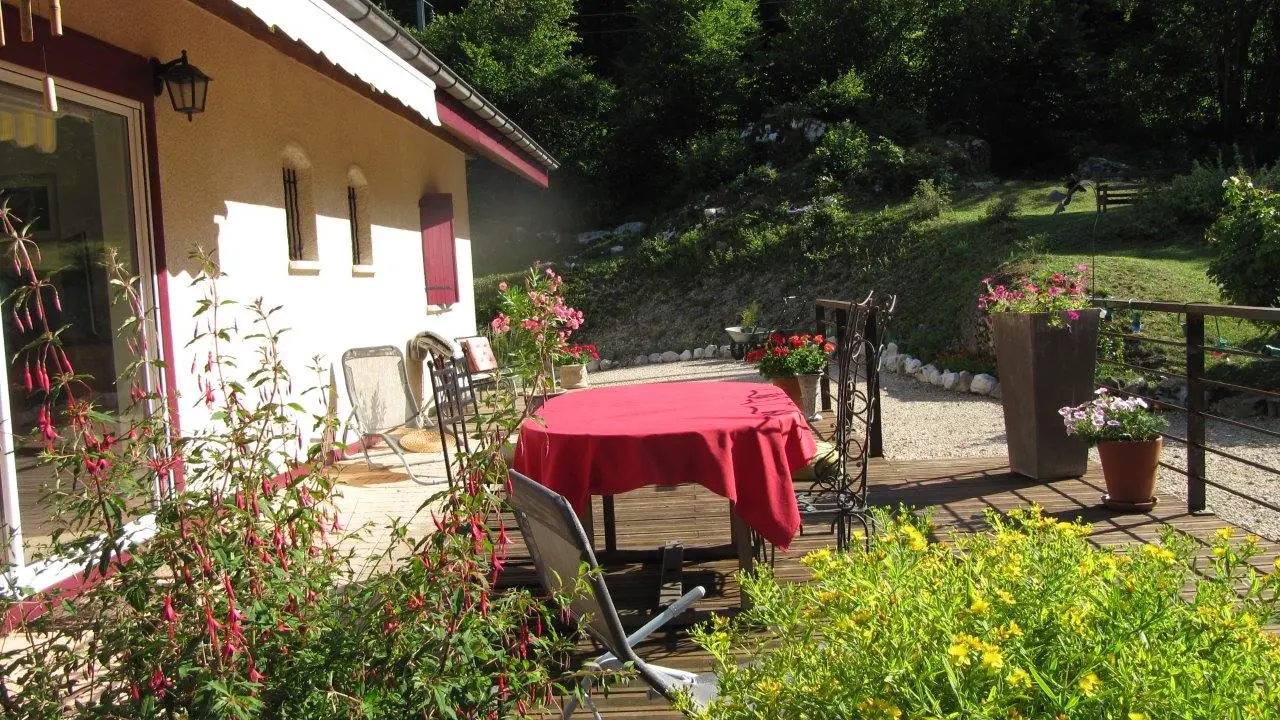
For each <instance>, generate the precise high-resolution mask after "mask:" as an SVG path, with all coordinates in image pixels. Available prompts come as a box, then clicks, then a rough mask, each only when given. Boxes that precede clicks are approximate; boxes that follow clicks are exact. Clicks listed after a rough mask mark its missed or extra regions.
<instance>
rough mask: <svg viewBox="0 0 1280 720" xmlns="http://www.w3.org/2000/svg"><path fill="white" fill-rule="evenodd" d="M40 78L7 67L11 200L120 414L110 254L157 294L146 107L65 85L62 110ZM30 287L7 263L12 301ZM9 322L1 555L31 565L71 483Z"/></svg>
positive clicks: (77, 347)
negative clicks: (53, 457)
mask: <svg viewBox="0 0 1280 720" xmlns="http://www.w3.org/2000/svg"><path fill="white" fill-rule="evenodd" d="M40 80H41V78H39V77H37V76H33V75H31V74H29V73H27V72H26V71H23V70H20V69H18V68H14V67H10V66H7V65H3V64H0V201H4V200H7V202H8V206H9V209H10V211H11V212H12V213H13V214H14V215H15V216H16V217H17V218H18V219H20V220H21V221H22V222H24V223H29V224H30V234H31V235H32V236H33V237H34V238H35V240H36V242H37V244H38V245H39V247H40V251H41V254H42V255H43V260H42V261H41V264H40V270H41V272H42V274H44V275H45V276H46V277H49V278H51V279H52V281H53V283H54V284H55V285H56V286H57V288H58V292H59V294H60V296H61V309H60V310H53V309H52V308H51V309H50V312H51V313H52V315H53V317H51V318H50V324H51V325H52V326H54V327H60V326H66V327H67V329H66V330H65V331H64V332H63V334H62V336H61V337H62V340H63V343H64V348H65V350H66V352H67V355H68V356H69V358H70V360H71V363H72V364H73V365H74V366H75V368H76V370H77V372H85V373H88V374H90V375H92V377H93V379H92V381H91V382H90V389H91V390H90V391H91V393H92V396H93V399H94V400H95V402H97V403H98V404H99V405H100V406H102V407H103V408H104V409H107V410H118V409H121V407H122V406H123V405H125V404H127V403H128V388H127V386H118V385H117V376H118V374H119V372H120V370H121V369H123V368H124V367H125V366H126V365H127V364H128V363H129V362H130V361H131V360H132V359H133V358H132V357H131V355H130V350H129V348H128V347H127V346H126V344H125V342H124V341H123V340H121V339H119V338H118V337H117V335H116V332H115V329H116V328H117V327H118V326H119V324H120V322H121V321H122V320H123V319H124V318H125V317H126V312H127V311H126V309H125V308H124V307H122V305H121V304H120V303H116V302H113V301H112V293H111V291H110V286H109V284H108V279H107V273H106V269H105V268H104V266H103V259H104V257H105V254H106V251H107V249H108V248H114V249H115V250H116V251H117V253H118V257H119V259H120V261H121V262H123V263H124V264H125V265H127V266H129V268H130V270H131V271H132V272H135V273H137V274H138V275H140V276H141V277H142V278H144V280H143V282H144V284H145V287H144V288H143V290H144V295H145V296H147V297H148V298H150V297H151V294H150V293H151V277H152V274H151V258H150V252H151V251H150V247H151V246H150V241H149V233H148V231H147V228H148V221H147V218H148V210H147V206H146V192H145V187H146V185H145V182H144V174H145V167H146V166H145V164H144V162H143V151H142V149H143V144H142V142H141V138H142V135H141V130H142V112H141V108H140V107H138V106H137V105H134V104H130V103H129V102H127V101H124V100H123V99H120V98H113V97H110V96H106V95H105V94H102V93H97V92H95V91H93V90H91V89H88V88H78V87H72V86H63V84H62V83H60V84H59V85H60V89H59V98H58V112H57V113H50V112H47V111H46V110H45V109H44V105H43V103H42V96H41V94H40V92H39V88H40ZM21 283H22V280H21V279H20V278H19V277H18V275H17V274H16V272H15V270H14V267H13V264H12V263H11V262H8V261H7V258H6V259H5V262H0V297H5V296H8V294H9V293H10V292H11V291H12V290H13V289H14V288H15V287H17V286H19V285H20V284H21ZM3 320H4V321H3V323H0V324H2V325H3V328H4V330H3V333H2V340H3V342H2V343H0V351H3V354H4V358H5V363H4V368H5V372H6V376H5V381H6V382H5V383H4V387H2V388H0V420H2V421H3V427H2V428H0V451H3V459H2V461H0V508H2V509H3V516H2V518H3V519H2V521H0V532H2V535H0V551H3V553H4V556H6V557H7V560H8V562H9V563H10V564H11V566H12V567H13V568H15V569H16V571H21V570H22V569H23V568H26V567H28V566H30V565H31V563H32V560H33V558H38V557H40V556H41V551H42V549H43V548H46V547H47V546H48V543H49V540H50V533H51V532H52V529H53V527H54V522H53V521H54V520H55V518H54V504H53V503H52V502H51V500H50V492H51V491H54V492H56V491H58V490H59V489H58V488H54V487H52V485H51V483H52V476H51V474H50V473H49V472H47V471H46V470H44V469H43V468H41V467H40V466H39V465H38V463H37V462H36V459H37V454H38V452H39V449H38V447H37V446H36V445H34V444H33V443H31V442H30V440H29V435H30V430H31V428H32V427H33V426H34V424H35V416H36V412H37V410H38V408H39V405H40V402H41V400H42V397H41V396H40V395H39V394H38V391H37V394H35V395H32V394H30V393H28V392H27V390H26V388H25V384H24V382H23V378H22V364H21V363H16V364H15V363H14V362H13V359H14V355H15V353H16V352H18V351H19V350H20V349H21V348H22V347H23V346H25V345H26V344H27V343H29V342H30V341H31V339H32V336H31V334H30V333H29V332H23V331H21V330H19V329H18V328H17V327H15V325H14V323H13V322H12V321H11V319H10V317H9V312H8V307H6V308H5V313H4V315H3ZM64 489H65V488H64ZM29 574H30V573H28V575H29ZM45 579H46V580H47V579H48V578H45Z"/></svg>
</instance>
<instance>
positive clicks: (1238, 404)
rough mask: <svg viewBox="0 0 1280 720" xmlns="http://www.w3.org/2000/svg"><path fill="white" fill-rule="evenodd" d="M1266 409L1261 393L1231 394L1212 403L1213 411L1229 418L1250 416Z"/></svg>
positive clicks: (1264, 399)
mask: <svg viewBox="0 0 1280 720" xmlns="http://www.w3.org/2000/svg"><path fill="white" fill-rule="evenodd" d="M1266 411H1267V399H1266V398H1265V397H1262V396H1261V395H1232V396H1230V397H1224V398H1222V399H1221V400H1219V401H1218V402H1216V403H1214V404H1213V412H1215V413H1217V414H1218V415H1221V416H1223V417H1229V418H1250V417H1256V416H1258V415H1262V414H1264V413H1266Z"/></svg>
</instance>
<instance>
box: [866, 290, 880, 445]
mask: <svg viewBox="0 0 1280 720" xmlns="http://www.w3.org/2000/svg"><path fill="white" fill-rule="evenodd" d="M862 339H863V342H865V343H866V345H865V347H864V348H863V353H864V355H865V356H866V361H865V362H866V364H867V403H868V405H870V407H869V411H870V413H871V425H870V427H868V428H867V446H868V447H867V454H868V455H869V456H870V457H884V435H883V434H882V432H881V430H882V428H881V426H880V309H879V308H877V307H876V306H875V305H872V306H871V307H870V308H869V309H868V310H867V327H866V330H865V331H864V332H863V336H862Z"/></svg>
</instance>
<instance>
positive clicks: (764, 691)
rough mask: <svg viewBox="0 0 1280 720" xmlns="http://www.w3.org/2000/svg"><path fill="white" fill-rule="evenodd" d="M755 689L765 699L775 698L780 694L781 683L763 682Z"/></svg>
mask: <svg viewBox="0 0 1280 720" xmlns="http://www.w3.org/2000/svg"><path fill="white" fill-rule="evenodd" d="M756 689H757V690H759V691H760V694H761V695H763V696H765V697H776V696H777V695H779V694H780V693H781V692H782V683H780V682H778V681H777V680H764V681H761V683H760V684H759V685H758V686H756Z"/></svg>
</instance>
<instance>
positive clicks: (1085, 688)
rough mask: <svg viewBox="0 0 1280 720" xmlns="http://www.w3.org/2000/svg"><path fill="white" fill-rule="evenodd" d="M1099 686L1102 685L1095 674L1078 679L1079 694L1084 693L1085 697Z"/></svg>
mask: <svg viewBox="0 0 1280 720" xmlns="http://www.w3.org/2000/svg"><path fill="white" fill-rule="evenodd" d="M1101 684H1102V681H1101V680H1099V679H1098V676H1097V675H1096V674H1094V673H1089V674H1088V675H1085V676H1084V677H1082V678H1080V683H1079V685H1080V692H1082V693H1084V694H1085V695H1092V694H1093V692H1094V691H1095V690H1097V689H1098V686H1099V685H1101Z"/></svg>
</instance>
